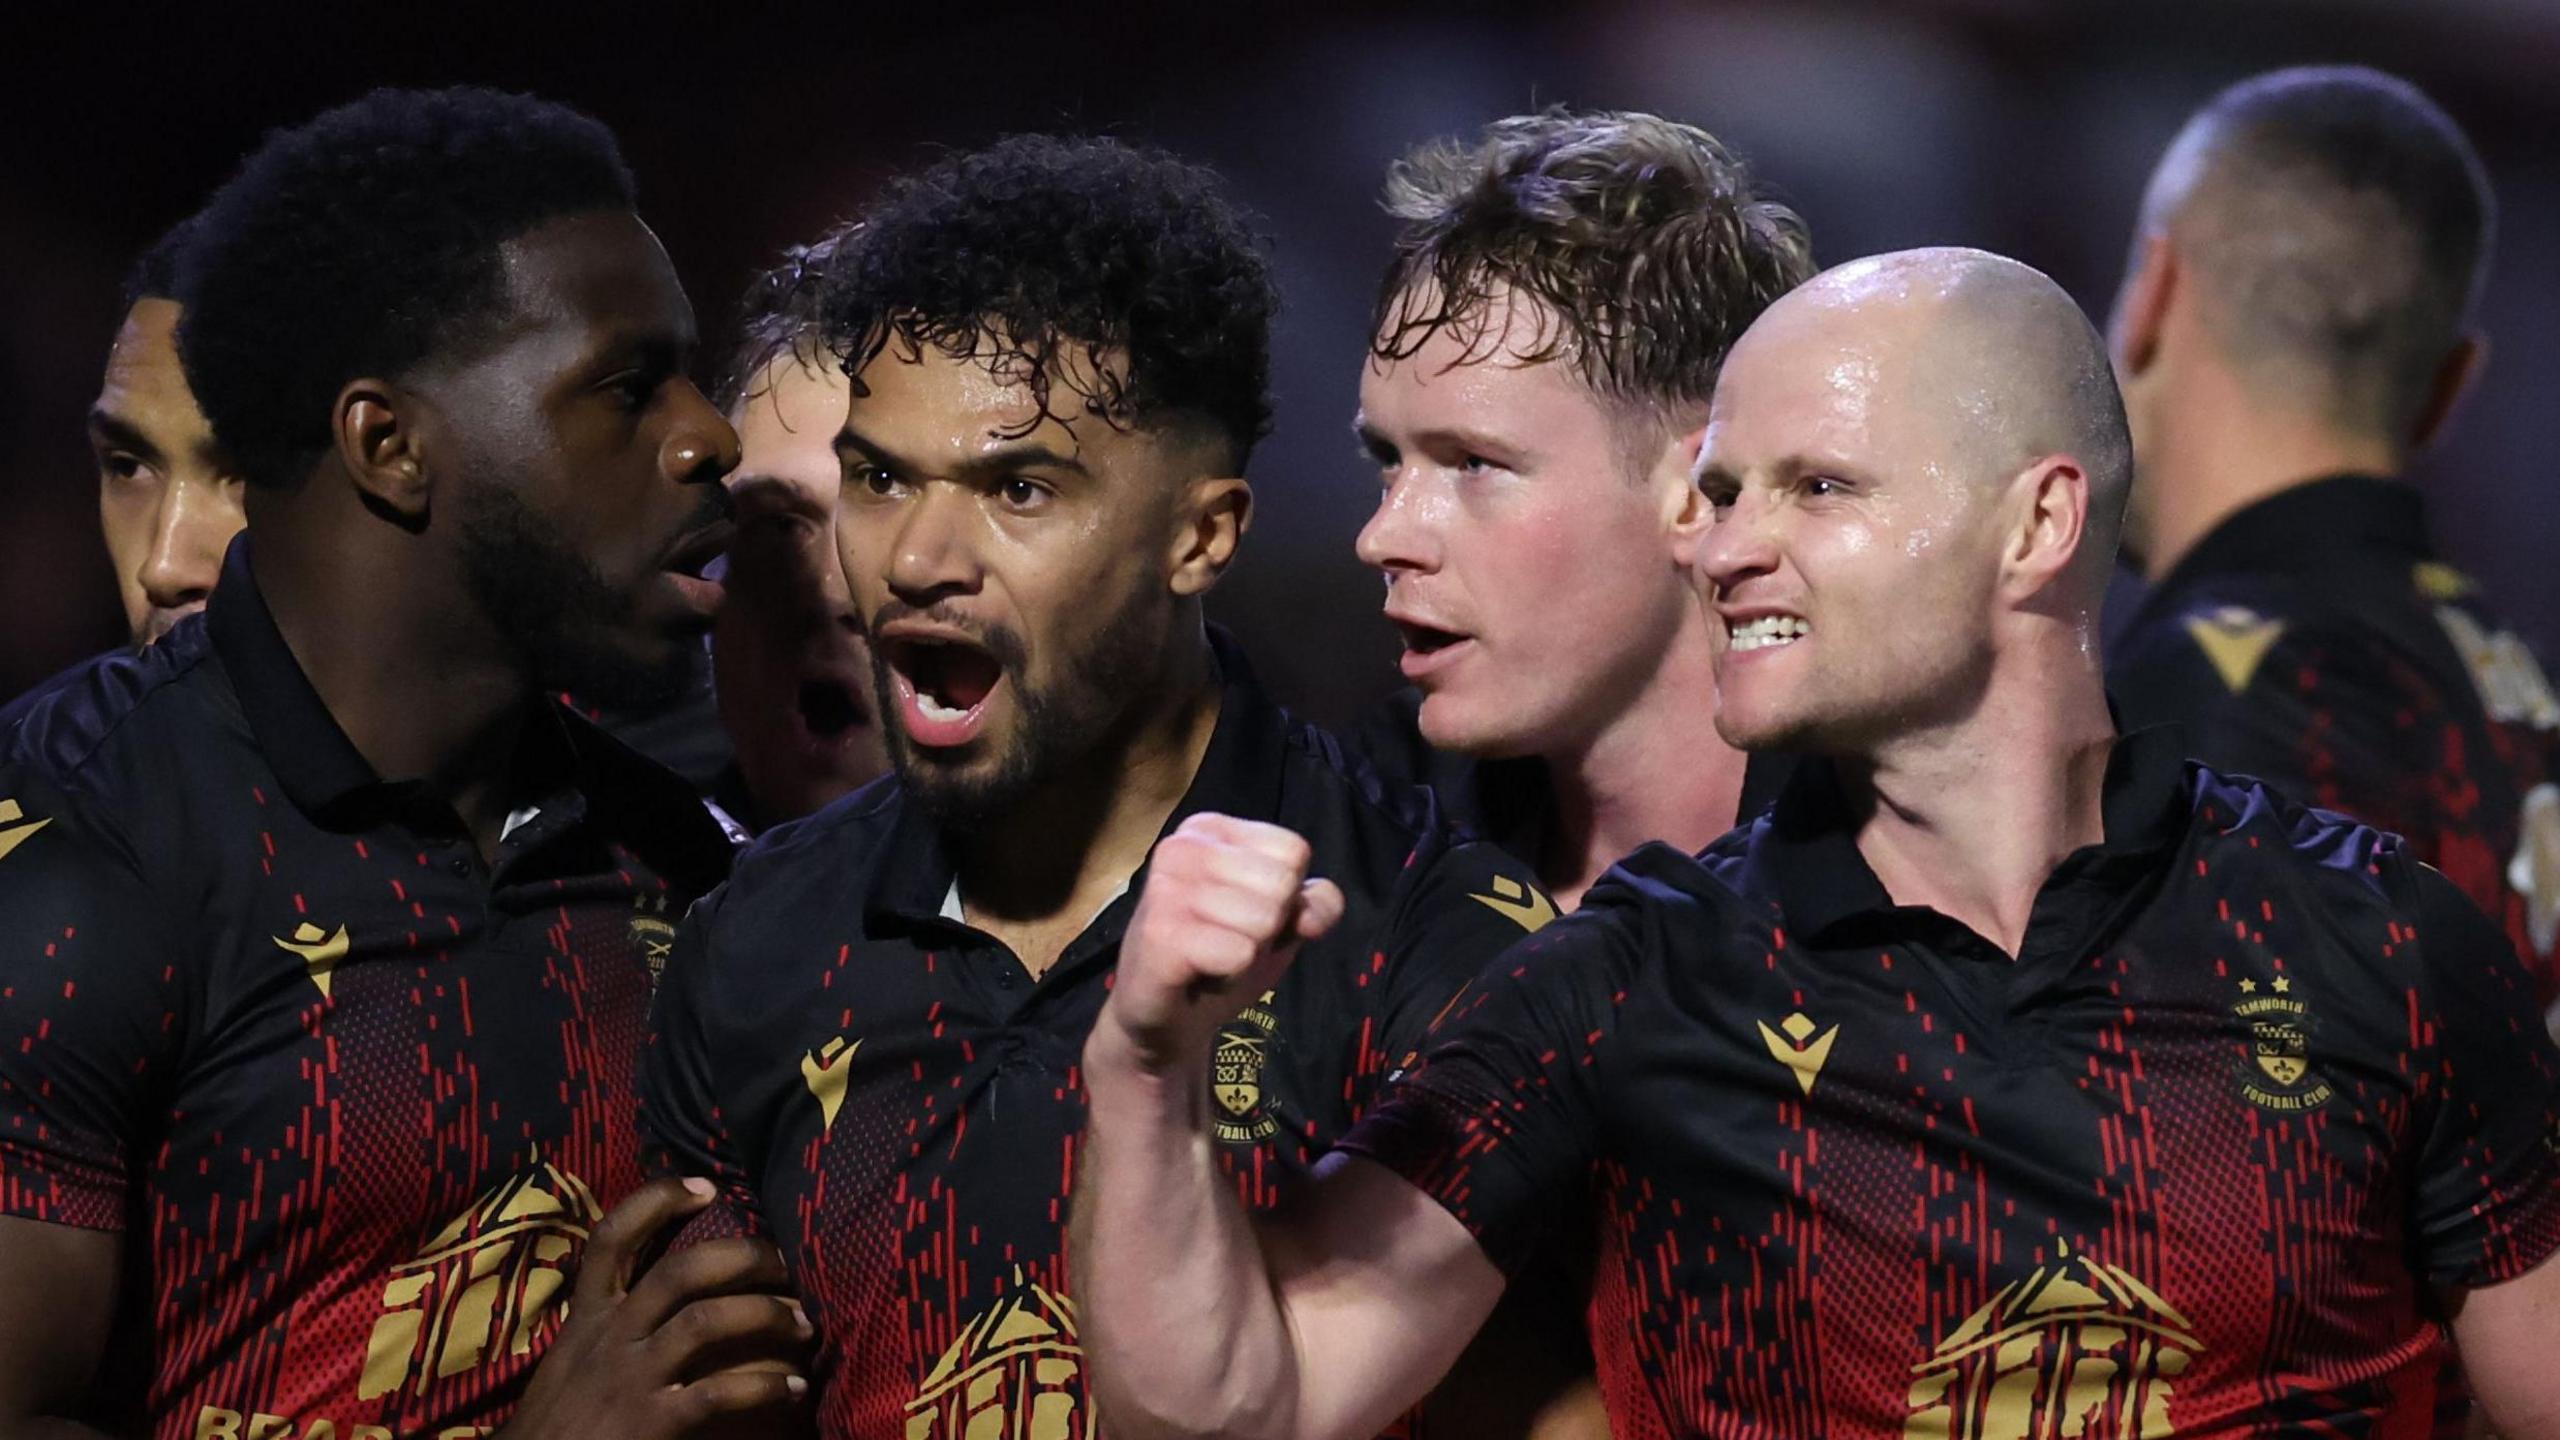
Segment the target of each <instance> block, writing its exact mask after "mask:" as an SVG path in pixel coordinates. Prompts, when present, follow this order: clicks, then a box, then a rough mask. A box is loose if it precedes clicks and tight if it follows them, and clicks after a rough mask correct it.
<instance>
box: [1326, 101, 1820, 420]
mask: <svg viewBox="0 0 2560 1440" xmlns="http://www.w3.org/2000/svg"><path fill="white" fill-rule="evenodd" d="M1385 199H1386V209H1387V213H1388V214H1389V215H1391V216H1393V217H1394V218H1395V219H1396V220H1398V221H1399V222H1401V225H1402V229H1401V231H1400V233H1399V234H1398V235H1397V237H1396V249H1395V258H1394V259H1393V261H1391V262H1390V263H1389V265H1388V267H1387V273H1386V278H1385V281H1384V283H1383V284H1382V285H1381V286H1380V287H1379V291H1378V303H1377V310H1376V316H1375V326H1374V328H1373V330H1372V331H1371V341H1370V345H1371V350H1372V352H1373V353H1374V354H1375V356H1376V357H1377V358H1378V359H1379V360H1381V361H1400V360H1405V359H1408V358H1410V357H1411V356H1412V355H1414V354H1415V353H1416V352H1417V351H1419V350H1421V348H1422V347H1423V346H1424V345H1425V344H1427V343H1429V341H1430V340H1431V338H1432V337H1433V336H1434V335H1436V334H1439V333H1441V332H1442V331H1448V332H1450V333H1451V334H1452V335H1454V336H1455V337H1457V338H1458V339H1459V340H1460V341H1461V342H1462V343H1463V345H1464V347H1465V350H1464V354H1465V356H1466V359H1467V360H1468V361H1470V362H1472V361H1476V360H1481V359H1486V358H1490V356H1491V354H1492V348H1493V346H1494V345H1495V344H1497V343H1498V342H1499V341H1500V339H1501V337H1502V333H1503V326H1504V321H1505V319H1506V315H1505V314H1504V312H1503V311H1502V309H1501V308H1500V307H1499V306H1498V304H1497V300H1498V298H1499V297H1500V296H1501V295H1502V294H1503V293H1504V292H1506V291H1507V292H1509V293H1510V294H1512V295H1515V296H1525V297H1527V298H1528V299H1530V300H1532V301H1534V302H1536V309H1537V311H1538V322H1539V325H1538V329H1537V331H1536V333H1535V335H1534V338H1533V339H1532V340H1531V342H1530V343H1529V344H1528V346H1527V347H1526V348H1525V349H1523V350H1519V351H1517V352H1516V353H1515V355H1514V358H1516V359H1518V360H1521V361H1523V362H1527V363H1541V362H1544V361H1549V360H1557V359H1562V360H1565V361H1567V362H1569V363H1570V364H1571V365H1572V366H1573V367H1574V370H1575V372H1576V373H1577V374H1579V375H1580V376H1581V378H1582V380H1583V383H1584V384H1585V385H1587V386H1588V387H1589V388H1590V389H1591V390H1592V391H1593V393H1595V394H1597V395H1599V396H1600V397H1601V398H1603V399H1604V400H1609V401H1613V402H1617V403H1619V404H1622V405H1627V406H1631V407H1634V408H1637V409H1639V410H1641V411H1644V412H1648V413H1649V414H1650V415H1651V416H1652V417H1654V418H1656V419H1658V420H1665V421H1668V420H1674V419H1678V420H1679V421H1680V422H1681V423H1690V422H1693V421H1694V420H1695V419H1696V418H1698V417H1699V416H1702V415H1703V413H1704V411H1705V409H1706V405H1707V403H1708V401H1709V400H1711V399H1712V398H1713V397H1714V394H1715V384H1716V374H1717V371H1718V370H1719V369H1720V368H1722V366H1723V364H1724V357H1725V352H1726V351H1727V350H1729V349H1731V348H1732V346H1733V342H1734V341H1735V340H1736V339H1737V338H1739V337H1740V336H1741V334H1742V332H1743V330H1744V329H1746V328H1747V327H1748V326H1749V325H1750V324H1751V322H1752V321H1753V320H1755V319H1757V318H1759V315H1760V312H1761V311H1762V310H1765V309H1767V308H1768V306H1769V303H1770V302H1771V301H1773V300H1775V299H1777V298H1778V297H1779V296H1780V295H1783V294H1785V293H1786V292H1787V291H1788V290H1791V289H1793V288H1794V287H1795V286H1797V285H1798V284H1800V283H1802V282H1803V281H1804V280H1805V279H1806V278H1807V277H1808V276H1810V275H1812V273H1813V244H1812V240H1811V238H1810V236H1809V235H1808V234H1807V233H1806V230H1805V225H1804V222H1803V221H1802V220H1800V219H1798V218H1797V217H1796V215H1795V212H1793V211H1791V210H1789V209H1788V208H1787V207H1785V206H1784V205H1781V204H1779V203H1777V202H1776V201H1774V200H1771V199H1769V198H1767V197H1765V196H1763V195H1761V194H1760V193H1758V192H1756V191H1755V190H1754V189H1753V187H1752V182H1751V177H1750V174H1749V171H1748V170H1747V169H1746V167H1745V166H1744V165H1743V163H1742V161H1741V160H1739V159H1738V158H1736V157H1735V156H1734V154H1733V152H1732V151H1730V150H1728V149H1727V148H1725V146H1724V144H1723V143H1722V142H1720V141H1718V140H1717V139H1716V138H1715V137H1714V136H1712V135H1709V134H1707V133H1706V132H1705V131H1703V130H1699V129H1697V128H1696V127H1694V126H1689V125H1682V124H1678V123H1676V122H1674V121H1670V120H1665V119H1662V118H1660V117H1659V116H1654V115H1646V114H1641V113H1638V112H1634V111H1572V110H1566V109H1563V108H1560V107H1558V108H1550V109H1547V110H1543V111H1540V112H1538V113H1537V114H1534V115H1515V116H1512V117H1511V118H1509V119H1506V120H1498V121H1495V122H1494V123H1493V124H1492V125H1489V126H1487V127H1486V128H1485V131H1484V133H1483V135H1482V136H1480V137H1478V138H1477V139H1476V140H1475V141H1474V142H1473V143H1461V142H1458V141H1454V140H1444V141H1439V142H1435V143H1433V144H1429V145H1425V146H1423V147H1421V148H1420V149H1417V150H1415V151H1413V152H1412V153H1410V154H1408V155H1406V156H1405V157H1404V158H1403V159H1402V160H1400V161H1398V162H1396V164H1395V165H1394V166H1393V167H1392V168H1390V169H1389V171H1388V172H1387V187H1386V197H1385Z"/></svg>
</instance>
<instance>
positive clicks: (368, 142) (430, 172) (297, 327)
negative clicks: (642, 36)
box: [178, 87, 632, 486]
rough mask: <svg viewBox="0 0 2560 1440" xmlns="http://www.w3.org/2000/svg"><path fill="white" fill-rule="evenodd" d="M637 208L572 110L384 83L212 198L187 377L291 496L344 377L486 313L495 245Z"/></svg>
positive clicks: (601, 143) (613, 160)
mask: <svg viewBox="0 0 2560 1440" xmlns="http://www.w3.org/2000/svg"><path fill="white" fill-rule="evenodd" d="M631 205H632V186H631V172H630V171H629V170H628V169H626V168H625V167H624V165H623V163H622V154H621V151H620V149H619V148H618V147H617V146H616V145H615V144H614V139H613V135H612V132H610V131H608V130H606V129H605V128H604V126H602V125H600V124H598V123H596V122H595V121H594V120H591V119H589V118H588V117H586V116H584V115H581V114H579V113H578V112H577V111H575V110H571V109H569V108H567V107H566V106H562V105H556V104H553V103H551V102H549V101H546V100H537V99H535V98H533V97H532V96H529V95H509V94H503V93H501V92H499V91H495V90H484V89H477V88H470V87H457V88H454V89H447V90H376V91H374V92H373V93H372V94H369V95H367V96H365V97H364V98H363V99H361V100H356V101H353V102H351V103H349V104H346V105H341V106H339V107H337V108H336V109H334V110H329V111H326V112H324V113H323V114H321V115H319V116H318V117H316V118H314V119H312V120H310V121H308V122H306V123H305V124H302V125H299V126H296V127H294V128H292V129H289V130H278V131H276V132H274V133H272V134H270V135H268V136H267V138H266V140H265V141H264V142H263V143H262V144H260V145H259V147H258V148H257V150H256V151H255V152H253V153H252V154H251V155H250V156H249V158H248V159H247V160H246V161H244V162H242V164H241V167H240V172H239V173H238V174H237V175H235V176H233V177H232V178H231V180H230V181H229V182H228V183H226V184H225V185H224V186H223V187H222V188H221V189H220V190H219V191H216V192H215V194H214V197H213V199H212V200H211V201H210V202H208V203H207V204H206V206H205V209H204V212H203V214H202V216H201V217H200V219H199V222H198V229H197V232H196V234H195V236H194V240H193V243H192V245H191V247H190V253H189V254H188V256H187V263H186V267H185V275H184V277H183V278H182V280H181V284H180V289H181V292H182V293H181V294H180V296H179V297H178V298H179V299H180V301H181V303H183V304H184V305H185V307H186V309H185V313H184V315H183V316H181V318H180V319H179V322H178V352H179V358H180V360H181V362H182V363H183V364H184V366H185V368H186V374H187V384H188V385H189V386H190V387H191V388H193V389H194V391H195V393H196V399H197V401H198V403H200V404H201V405H202V406H203V407H204V413H205V418H206V419H207V420H209V421H210V422H212V425H213V430H214V434H215V436H216V437H217V438H218V439H220V440H221V442H222V444H223V446H224V448H225V449H227V450H228V451H230V453H231V454H232V456H233V457H234V458H236V459H237V460H238V462H239V464H240V466H241V469H242V470H243V472H244V473H245V474H246V475H247V476H248V478H249V480H250V481H251V482H252V483H253V484H261V485H284V486H289V485H292V484H295V483H297V482H299V481H300V480H301V479H302V478H303V477H304V476H306V475H308V474H309V473H310V471H311V466H312V465H313V464H314V463H315V462H316V461H317V460H318V458H319V456H320V455H321V453H322V452H323V451H324V450H326V449H327V447H328V445H329V425H328V422H329V407H330V404H331V402H332V400H333V399H334V398H335V396H336V395H337V393H338V390H339V389H340V388H341V387H342V386H344V385H345V384H346V383H347V382H348V381H349V380H352V379H355V378H357V377H359V376H364V375H378V376H383V377H386V378H397V377H399V376H401V375H403V374H406V373H408V372H409V371H410V370H411V369H412V368H413V367H415V366H416V365H417V364H418V363H419V362H420V361H422V360H424V359H425V358H427V357H428V356H429V355H431V354H434V353H436V352H437V351H439V350H441V349H444V348H445V347H448V346H451V345H456V344H468V343H470V342H471V341H472V339H473V338H474V336H475V334H476V332H477V329H478V328H479V327H480V326H482V325H485V323H486V322H488V321H489V320H491V319H492V318H493V312H494V311H495V310H496V309H497V308H498V306H499V305H500V304H501V303H502V302H503V300H504V298H505V292H504V285H505V277H504V275H503V272H502V270H501V268H500V264H499V255H498V247H499V246H500V245H501V244H502V243H504V242H505V241H508V240H511V239H513V238H515V237H517V236H519V235H522V234H524V233H525V232H526V231H528V230H531V229H533V228H535V227H536V226H538V225H540V224H542V223H543V222H544V221H546V220H551V219H556V218H559V217H562V216H567V215H577V214H585V213H588V212H592V211H605V210H628V209H630V208H631Z"/></svg>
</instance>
